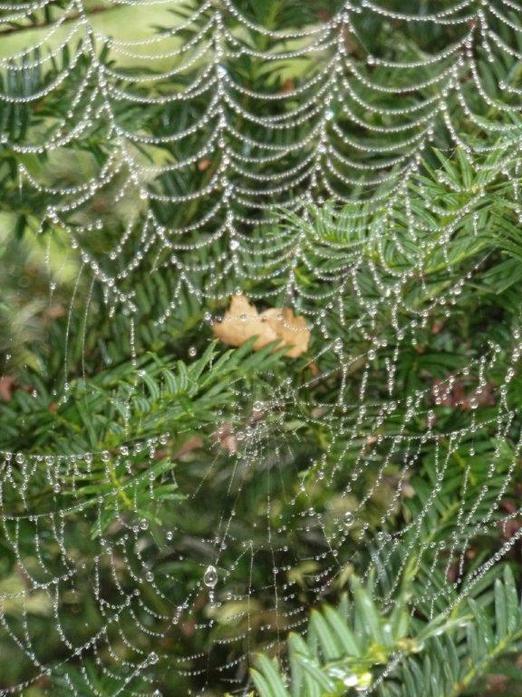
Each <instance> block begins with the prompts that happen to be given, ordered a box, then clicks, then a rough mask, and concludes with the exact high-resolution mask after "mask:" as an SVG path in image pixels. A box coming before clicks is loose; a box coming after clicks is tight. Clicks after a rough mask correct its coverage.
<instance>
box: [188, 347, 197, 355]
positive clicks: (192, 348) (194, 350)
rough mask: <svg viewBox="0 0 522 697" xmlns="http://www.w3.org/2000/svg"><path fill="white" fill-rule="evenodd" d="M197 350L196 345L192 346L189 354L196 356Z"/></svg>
mask: <svg viewBox="0 0 522 697" xmlns="http://www.w3.org/2000/svg"><path fill="white" fill-rule="evenodd" d="M197 352H198V350H197V348H196V347H195V346H191V347H190V348H189V350H188V355H189V356H190V357H191V358H194V356H195V355H196V354H197Z"/></svg>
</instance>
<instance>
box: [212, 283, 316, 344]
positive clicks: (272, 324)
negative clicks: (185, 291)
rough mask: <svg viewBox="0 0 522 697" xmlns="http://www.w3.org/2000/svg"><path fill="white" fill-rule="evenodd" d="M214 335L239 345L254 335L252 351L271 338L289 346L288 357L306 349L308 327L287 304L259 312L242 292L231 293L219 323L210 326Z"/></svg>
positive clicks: (225, 341)
mask: <svg viewBox="0 0 522 697" xmlns="http://www.w3.org/2000/svg"><path fill="white" fill-rule="evenodd" d="M212 331H213V332H214V336H216V337H217V338H218V339H220V340H221V341H222V342H223V343H224V344H227V345H228V346H242V345H243V344H244V343H245V341H248V340H249V339H251V338H252V337H257V339H256V342H255V344H254V350H255V351H259V349H261V348H263V346H266V345H267V344H270V343H272V342H273V341H279V343H280V344H283V345H284V346H287V347H288V350H287V351H286V354H285V355H287V356H288V357H289V358H297V357H298V356H300V355H301V354H302V353H304V352H305V351H306V350H307V349H308V342H309V341H310V330H309V329H308V327H307V325H306V321H305V319H304V318H303V317H298V316H296V315H294V312H293V310H292V309H291V308H289V307H283V308H276V307H272V308H269V309H268V310H264V312H258V310H257V308H256V307H255V305H252V304H251V303H250V302H249V300H248V298H247V297H246V296H244V295H234V296H233V298H232V300H231V302H230V307H229V308H228V310H227V311H226V313H225V316H224V317H223V320H222V321H221V322H214V324H213V325H212Z"/></svg>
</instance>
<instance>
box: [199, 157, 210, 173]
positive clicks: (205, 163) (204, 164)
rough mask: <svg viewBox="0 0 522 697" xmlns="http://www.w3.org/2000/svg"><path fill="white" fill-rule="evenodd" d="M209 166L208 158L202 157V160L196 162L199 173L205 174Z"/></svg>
mask: <svg viewBox="0 0 522 697" xmlns="http://www.w3.org/2000/svg"><path fill="white" fill-rule="evenodd" d="M211 164H212V160H209V159H208V157H204V158H203V159H202V160H199V162H198V170H199V171H200V172H205V171H206V170H207V169H208V168H209V167H210V165H211Z"/></svg>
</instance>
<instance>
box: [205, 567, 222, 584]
mask: <svg viewBox="0 0 522 697" xmlns="http://www.w3.org/2000/svg"><path fill="white" fill-rule="evenodd" d="M217 582H218V572H217V569H216V567H215V566H212V564H211V565H210V566H207V568H206V570H205V573H204V575H203V583H204V584H205V586H206V587H207V588H215V587H216V585H217Z"/></svg>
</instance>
